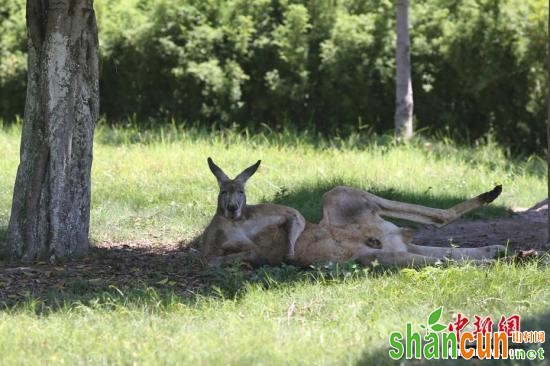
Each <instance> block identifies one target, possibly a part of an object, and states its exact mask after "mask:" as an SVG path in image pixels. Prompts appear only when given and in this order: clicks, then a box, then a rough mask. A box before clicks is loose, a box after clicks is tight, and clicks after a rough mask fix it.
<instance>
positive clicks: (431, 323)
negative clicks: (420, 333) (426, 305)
mask: <svg viewBox="0 0 550 366" xmlns="http://www.w3.org/2000/svg"><path fill="white" fill-rule="evenodd" d="M442 313H443V306H440V307H439V308H438V309H436V310H434V311H433V312H432V313H431V314H430V316H429V317H428V325H427V326H426V325H422V324H421V325H420V328H422V329H424V330H426V333H427V334H429V333H430V331H434V332H441V331H442V330H443V329H445V328H447V327H446V326H445V325H443V324H439V323H438V321H439V319H441V314H442Z"/></svg>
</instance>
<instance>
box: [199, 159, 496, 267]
mask: <svg viewBox="0 0 550 366" xmlns="http://www.w3.org/2000/svg"><path fill="white" fill-rule="evenodd" d="M207 161H208V166H209V167H210V170H211V171H212V173H213V174H214V176H215V177H216V179H217V181H218V185H219V188H220V191H219V194H218V206H217V210H216V214H215V215H214V217H213V218H212V221H211V222H210V224H209V225H208V226H207V227H206V229H205V231H204V233H203V234H202V236H201V240H200V244H199V245H200V252H201V254H202V255H203V257H204V258H205V260H206V262H207V263H208V265H210V266H218V265H224V264H227V263H231V262H234V261H238V260H240V261H243V262H248V263H250V264H252V265H254V266H258V265H262V264H270V265H280V264H282V263H284V262H290V263H293V264H297V265H300V266H309V265H312V264H315V263H320V262H327V261H332V262H338V263H342V262H346V261H349V260H356V261H358V262H360V263H362V264H364V265H370V264H373V263H375V262H377V263H379V264H382V265H389V266H400V267H407V266H414V267H419V266H425V265H430V264H436V263H438V262H441V261H443V260H446V259H452V260H457V261H463V260H472V261H478V262H484V261H490V260H491V259H492V258H494V257H495V256H496V255H497V254H498V253H499V252H500V251H504V250H505V247H503V246H501V245H491V246H485V247H480V248H445V247H429V246H419V245H415V244H413V243H412V235H413V230H411V229H408V228H400V227H398V226H396V225H395V224H393V223H391V222H389V221H386V220H384V219H383V218H382V217H383V216H385V217H393V218H400V219H406V220H409V221H413V222H418V223H424V224H431V225H435V226H437V227H441V226H443V225H446V224H448V223H450V222H451V221H453V220H456V219H457V218H459V217H460V216H461V215H463V214H465V213H466V212H469V211H471V210H473V209H476V208H478V207H481V206H483V205H485V204H488V203H490V202H492V201H493V200H495V199H496V198H497V197H498V196H499V195H500V193H501V192H502V187H501V186H496V187H495V188H494V189H493V190H491V191H489V192H486V193H483V194H481V195H479V196H477V197H475V198H472V199H469V200H466V201H464V202H461V203H459V204H458V205H456V206H454V207H451V208H449V209H436V208H429V207H425V206H421V205H415V204H410V203H404V202H398V201H391V200H387V199H384V198H381V197H378V196H376V195H374V194H372V193H369V192H365V191H362V190H359V189H355V188H351V187H343V186H342V187H335V188H333V189H332V190H330V191H328V192H327V193H325V194H324V195H323V197H322V210H323V217H322V219H321V221H320V222H319V223H318V224H315V223H309V222H306V220H305V219H304V217H303V216H302V215H301V214H300V212H298V211H297V210H295V209H293V208H290V207H287V206H282V205H276V204H259V205H248V204H247V203H246V194H245V184H246V182H247V181H248V179H249V178H250V177H251V176H252V175H253V174H254V173H255V172H256V170H257V169H258V167H259V166H260V163H261V161H260V160H258V162H256V163H255V164H253V165H251V166H250V167H248V168H246V169H245V170H243V171H242V172H241V173H240V174H239V175H237V176H236V177H235V179H230V178H229V177H228V176H227V175H226V174H225V173H224V172H223V171H222V169H221V168H220V167H218V166H217V165H216V164H215V163H214V162H213V161H212V159H211V158H208V159H207Z"/></svg>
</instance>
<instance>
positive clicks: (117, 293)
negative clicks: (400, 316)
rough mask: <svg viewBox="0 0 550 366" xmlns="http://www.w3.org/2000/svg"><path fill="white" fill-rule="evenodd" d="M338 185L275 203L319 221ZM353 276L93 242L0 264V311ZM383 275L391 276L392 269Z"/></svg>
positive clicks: (186, 297) (189, 249)
mask: <svg viewBox="0 0 550 366" xmlns="http://www.w3.org/2000/svg"><path fill="white" fill-rule="evenodd" d="M343 183H344V182H322V183H319V184H316V185H313V186H304V187H301V188H299V189H298V190H295V191H292V192H285V191H282V192H281V193H280V194H279V195H277V197H276V198H275V203H279V204H284V205H288V206H292V207H295V208H297V209H298V210H300V211H301V212H303V213H304V215H305V216H306V218H307V219H308V220H311V221H317V220H318V219H319V218H320V213H321V212H320V199H321V196H322V194H323V193H324V192H326V191H328V190H329V189H330V188H332V187H334V186H335V185H339V184H343ZM372 192H374V193H376V194H378V195H380V196H383V197H386V198H390V199H396V200H402V201H406V202H413V203H421V204H424V205H429V206H433V207H450V206H452V205H454V204H456V203H458V202H460V201H462V200H464V199H465V198H466V197H459V196H456V197H454V196H443V197H438V196H434V195H430V194H426V195H422V196H419V195H411V194H407V193H402V192H397V191H391V190H387V191H382V190H376V189H372ZM506 213H507V211H506V208H505V207H502V206H499V205H491V206H489V207H485V208H483V209H480V210H479V211H478V212H477V215H485V217H487V216H495V215H505V214H506ZM3 232H5V228H0V235H1V234H2V233H3ZM354 266H355V267H354ZM350 273H351V274H353V275H363V274H364V271H361V270H360V269H358V268H357V266H356V265H355V264H352V263H351V264H350V265H349V266H347V267H346V265H344V266H340V267H338V266H337V267H334V266H332V267H331V266H330V265H325V266H323V265H321V266H318V267H316V268H314V269H308V270H304V269H300V268H297V267H294V266H280V267H262V268H260V269H256V270H252V269H250V268H248V267H246V266H244V265H235V266H233V267H229V268H224V269H219V268H218V269H205V268H204V266H203V265H202V263H201V260H200V256H199V254H198V250H197V249H196V240H195V241H189V242H182V243H167V244H165V245H154V244H151V243H148V242H132V243H97V244H96V245H94V246H93V247H92V248H91V249H90V252H89V254H88V255H87V256H86V257H84V258H81V259H79V260H72V261H68V262H65V263H58V264H55V263H46V262H42V263H38V264H35V265H24V264H13V263H7V262H1V261H0V307H1V305H2V304H3V305H4V307H5V308H14V307H17V306H19V305H21V304H28V303H29V302H33V301H34V302H37V303H40V304H43V305H44V307H45V308H47V309H49V310H52V309H53V310H55V309H56V308H62V307H63V306H66V304H70V303H74V302H83V303H87V302H90V301H96V300H97V299H98V298H99V299H100V301H102V300H101V298H102V297H104V298H105V299H104V301H107V302H108V301H112V299H113V296H114V298H115V300H116V299H118V300H116V301H122V302H136V303H142V302H143V301H147V298H149V299H150V298H151V296H153V297H154V299H155V301H157V300H158V301H161V302H170V301H172V300H173V299H174V297H177V299H178V301H179V302H190V303H192V302H195V301H196V300H197V298H199V297H204V296H224V297H230V298H233V297H238V296H240V294H242V293H243V290H245V289H246V288H247V286H249V285H250V284H259V285H261V286H264V287H266V288H269V287H270V286H278V285H280V284H284V283H289V282H294V281H304V280H312V281H317V280H318V279H319V278H320V277H322V278H326V276H328V277H330V278H331V279H332V280H338V279H339V278H344V277H345V276H348V275H349V274H350ZM380 273H382V274H387V273H388V274H390V275H391V273H392V271H391V270H385V271H380ZM371 275H373V274H372V273H371V274H369V276H371ZM374 275H377V273H375V274H374ZM144 299H145V300H144ZM18 304H19V305H18Z"/></svg>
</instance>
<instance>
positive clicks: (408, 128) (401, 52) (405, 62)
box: [395, 0, 413, 140]
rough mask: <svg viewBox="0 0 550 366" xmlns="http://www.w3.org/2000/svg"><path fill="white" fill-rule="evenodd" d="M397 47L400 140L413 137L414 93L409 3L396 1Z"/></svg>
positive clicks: (396, 126) (396, 98) (397, 122)
mask: <svg viewBox="0 0 550 366" xmlns="http://www.w3.org/2000/svg"><path fill="white" fill-rule="evenodd" d="M395 5H396V12H397V47H396V55H395V59H396V75H395V80H396V81H395V134H396V137H397V138H399V139H405V140H407V139H409V138H411V137H412V136H413V122H412V116H413V93H412V82H411V53H410V46H411V45H410V38H409V1H408V0H396V2H395Z"/></svg>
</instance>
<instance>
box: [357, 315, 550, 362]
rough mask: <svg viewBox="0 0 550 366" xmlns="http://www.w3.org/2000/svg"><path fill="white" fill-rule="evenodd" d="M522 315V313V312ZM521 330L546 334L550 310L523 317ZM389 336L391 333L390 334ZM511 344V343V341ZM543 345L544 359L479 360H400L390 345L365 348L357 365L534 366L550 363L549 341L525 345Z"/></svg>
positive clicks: (532, 347) (526, 347)
mask: <svg viewBox="0 0 550 366" xmlns="http://www.w3.org/2000/svg"><path fill="white" fill-rule="evenodd" d="M520 315H521V314H520ZM521 330H522V331H529V330H533V331H540V330H543V331H545V333H546V334H549V332H550V312H546V313H542V314H539V315H536V316H532V317H526V318H522V320H521ZM388 337H389V334H388ZM510 344H511V343H510ZM539 347H542V348H543V349H544V357H545V359H544V360H532V361H530V360H521V361H520V360H511V359H507V360H479V359H473V358H472V359H470V360H464V359H457V360H426V359H421V360H404V359H402V360H398V361H394V360H392V359H391V358H390V357H389V353H388V352H389V347H388V348H381V349H377V350H365V352H364V354H363V357H362V358H361V359H360V360H359V361H358V362H357V364H356V365H357V366H386V365H411V366H413V365H414V366H421V365H464V366H468V365H470V366H476V365H494V364H498V365H508V366H516V365H532V366H535V365H537V366H541V365H550V361H549V360H548V356H549V353H548V352H550V348H549V347H548V341H546V342H545V343H543V344H542V345H540V344H531V345H526V346H525V347H523V348H522V349H523V350H529V349H538V348H539Z"/></svg>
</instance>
